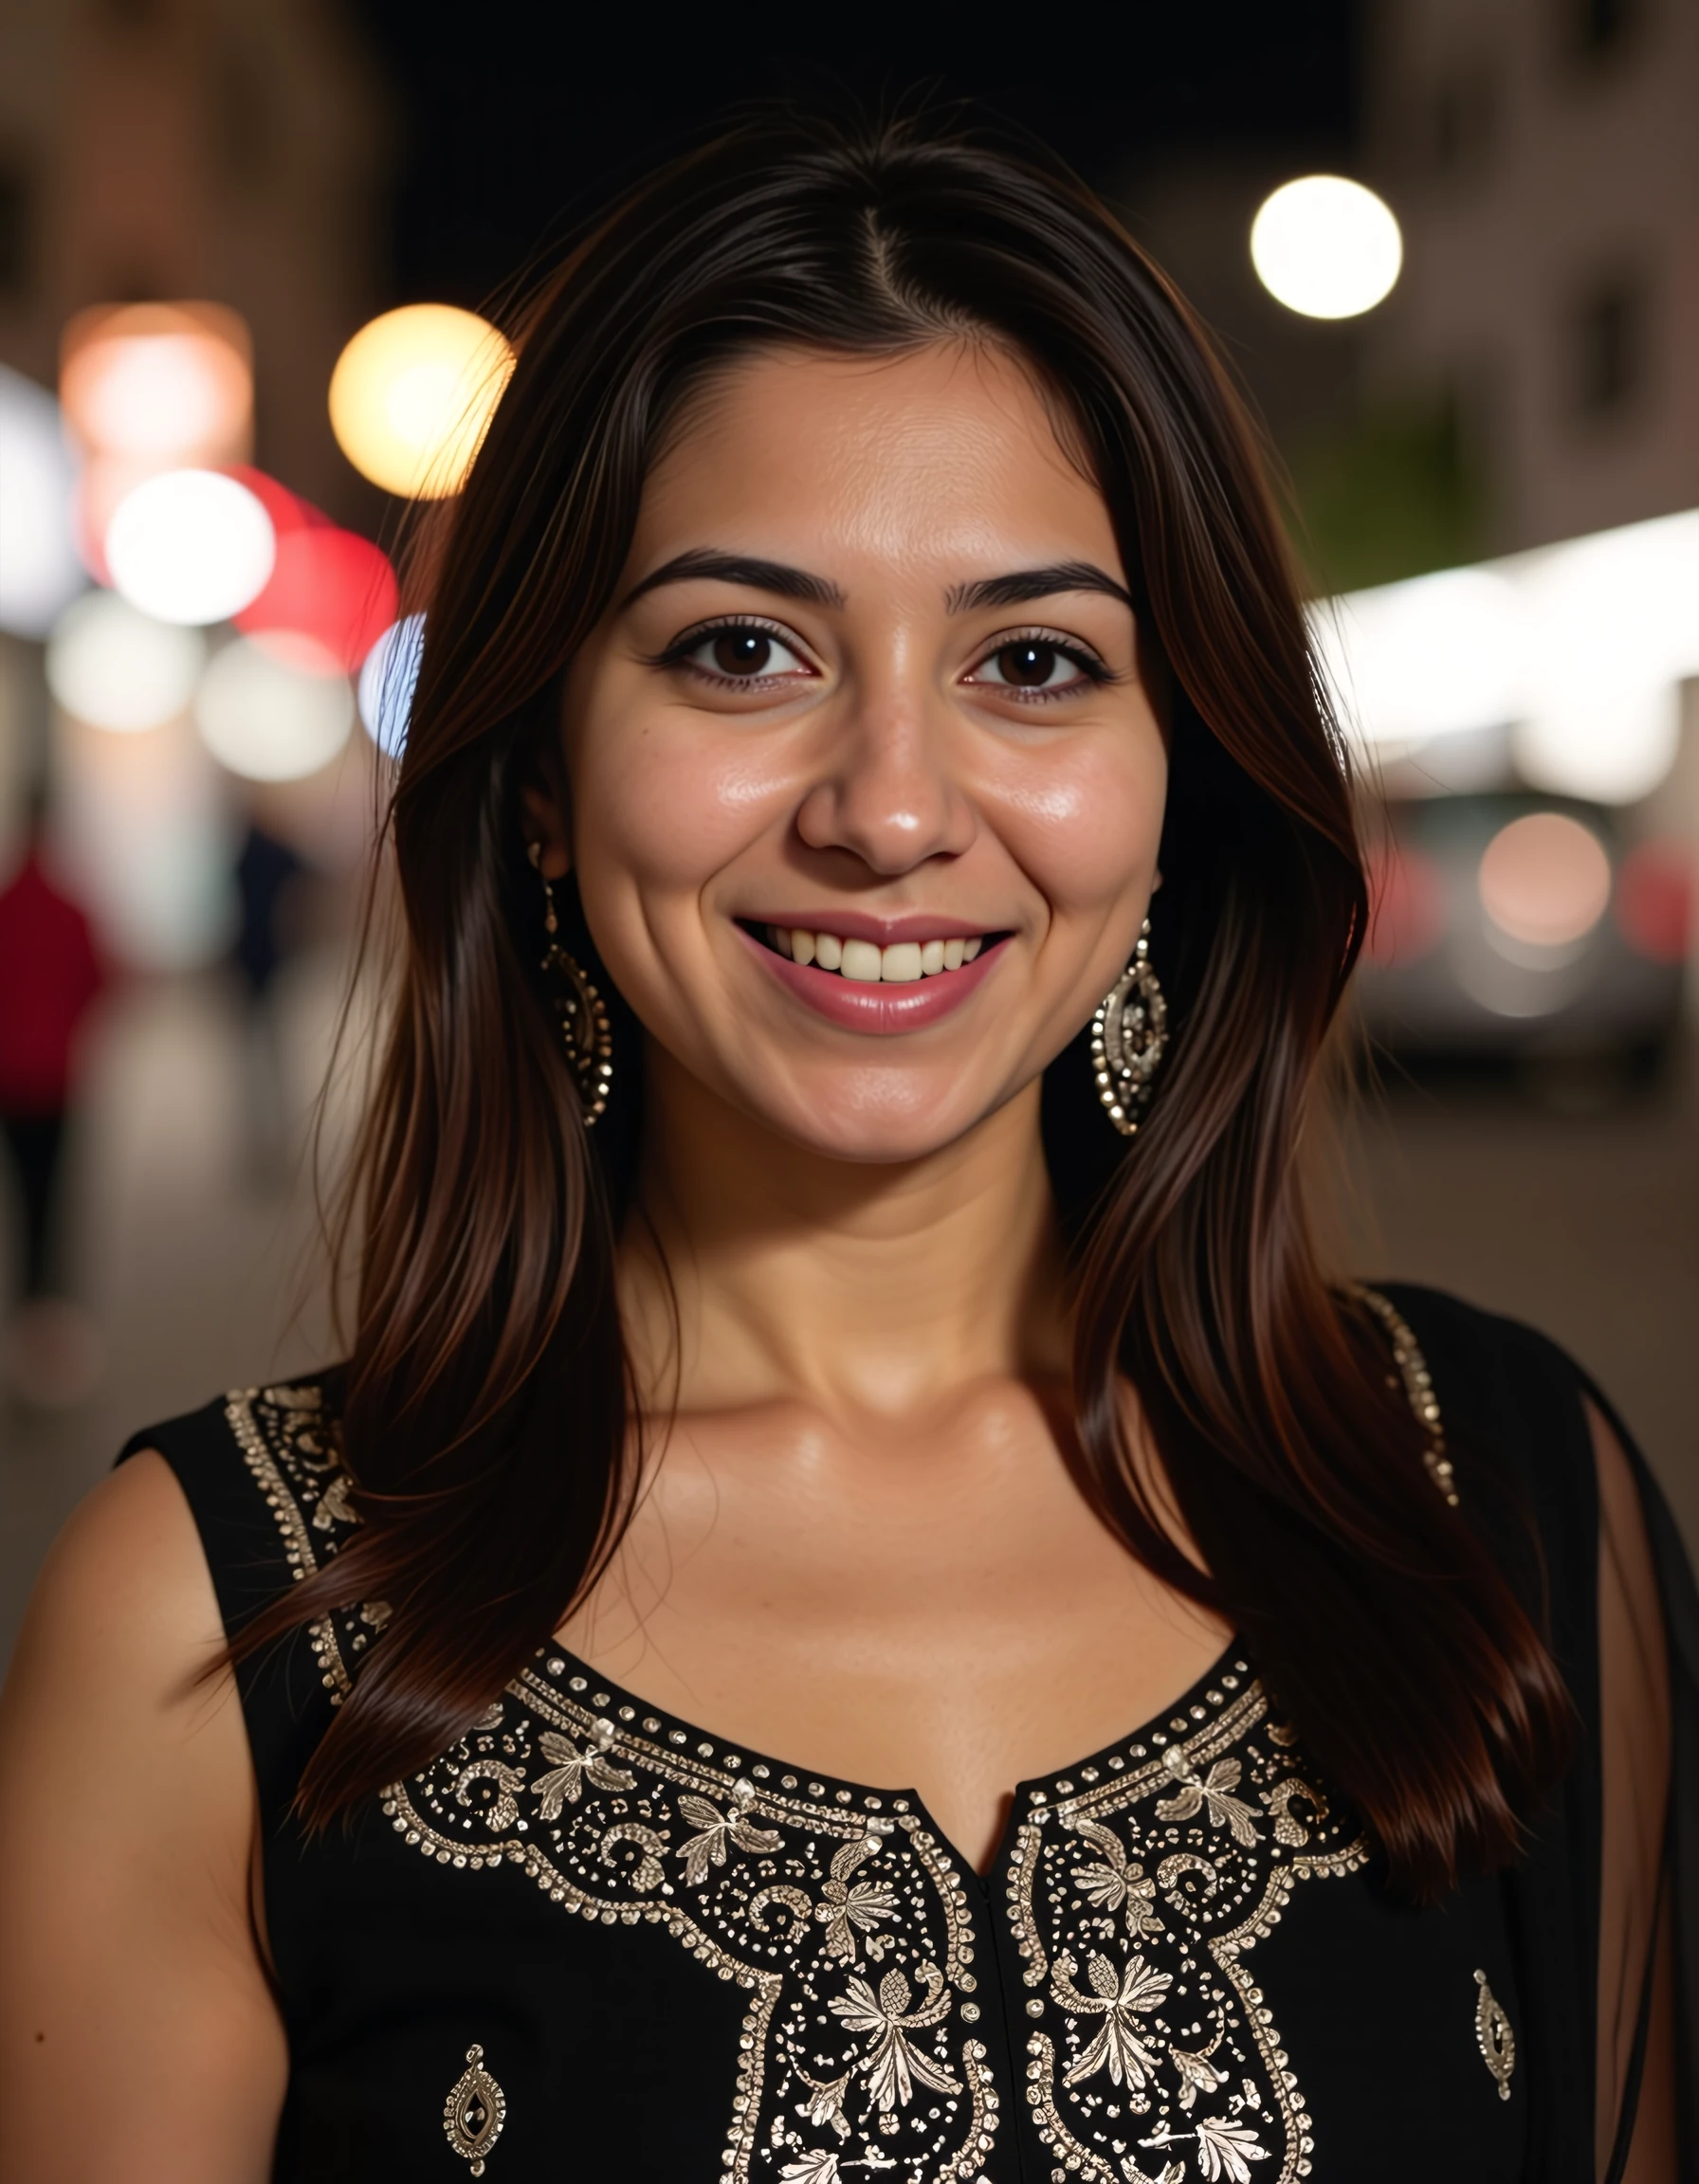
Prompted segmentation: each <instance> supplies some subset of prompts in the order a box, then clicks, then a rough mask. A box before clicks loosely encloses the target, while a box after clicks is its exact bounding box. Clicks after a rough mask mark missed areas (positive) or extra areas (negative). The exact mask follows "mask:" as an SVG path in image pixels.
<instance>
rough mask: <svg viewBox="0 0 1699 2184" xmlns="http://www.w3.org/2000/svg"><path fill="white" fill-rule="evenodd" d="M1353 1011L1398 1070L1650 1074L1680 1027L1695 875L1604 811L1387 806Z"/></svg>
mask: <svg viewBox="0 0 1699 2184" xmlns="http://www.w3.org/2000/svg"><path fill="white" fill-rule="evenodd" d="M1371 867H1372V889H1373V911H1372V915H1371V919H1370V926H1369V934H1368V939H1367V944H1366V946H1365V949H1364V952H1363V961H1362V969H1361V974H1360V976H1359V980H1358V1009H1359V1012H1360V1016H1361V1022H1362V1025H1363V1028H1364V1029H1365V1030H1366V1032H1367V1033H1368V1036H1369V1038H1370V1040H1371V1042H1372V1043H1373V1045H1374V1046H1375V1047H1377V1048H1378V1049H1379V1051H1380V1052H1382V1053H1383V1054H1387V1055H1389V1056H1391V1057H1393V1058H1395V1059H1397V1060H1398V1061H1400V1062H1405V1063H1409V1064H1420V1063H1424V1062H1438V1063H1447V1062H1462V1063H1490V1062H1495V1061H1500V1062H1506V1063H1518V1062H1520V1063H1526V1064H1534V1065H1538V1064H1546V1063H1549V1064H1554V1065H1566V1064H1570V1063H1575V1062H1587V1063H1592V1062H1597V1061H1608V1062H1611V1063H1614V1064H1622V1065H1628V1066H1629V1067H1630V1068H1631V1069H1632V1070H1633V1071H1634V1072H1635V1074H1636V1075H1650V1074H1652V1073H1653V1071H1655V1069H1656V1068H1657V1066H1658V1065H1659V1064H1660V1063H1661V1062H1662V1060H1663V1059H1664V1057H1665V1055H1666V1053H1667V1052H1668V1050H1669V1049H1670V1047H1671V1046H1672V1042H1673V1039H1674V1036H1675V1032H1676V1028H1677V1026H1678V1023H1679V1021H1680V1016H1681V1010H1682V994H1683V988H1684V985H1685V983H1686V978H1687V966H1688V955H1689V950H1690V944H1691V924H1692V906H1693V893H1694V889H1693V873H1692V860H1691V857H1690V853H1689V852H1688V850H1687V849H1686V848H1685V846H1683V845H1681V844H1680V843H1677V842H1672V841H1667V840H1658V839H1635V838H1634V836H1633V834H1632V833H1631V831H1630V829H1629V828H1628V826H1627V825H1626V824H1625V821H1624V819H1623V817H1622V815H1621V814H1619V813H1618V812H1617V811H1616V810H1612V809H1610V808H1608V807H1605V806H1601V805H1594V804H1587V803H1582V802H1580V801H1575V800H1570V799H1564V798H1559V797H1551V796H1540V795H1533V794H1529V793H1525V792H1493V793H1480V794H1472V795H1443V796H1432V797H1421V798H1416V799H1411V800H1407V801H1403V802H1398V803H1395V804H1393V805H1391V806H1390V807H1389V808H1388V810H1387V811H1386V813H1385V819H1384V832H1383V833H1382V834H1381V835H1380V836H1379V839H1378V841H1377V842H1376V844H1375V846H1374V849H1373V851H1372V857H1371Z"/></svg>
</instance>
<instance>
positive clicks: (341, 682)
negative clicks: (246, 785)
mask: <svg viewBox="0 0 1699 2184" xmlns="http://www.w3.org/2000/svg"><path fill="white" fill-rule="evenodd" d="M194 722H195V726H196V727H197V728H198V729H199V730H200V732H201V739H202V741H203V742H204V743H205V744H206V746H207V748H208V750H209V751H210V752H211V754H212V755H213V757H214V758H216V759H217V760H218V762H219V764H220V765H221V766H224V767H226V768H228V771H229V772H230V773H232V774H241V775H242V776H243V777H244V778H245V779H247V780H249V781H299V780H301V778H302V777H303V776H305V775H306V774H317V773H318V771H319V769H320V767H321V766H328V765H329V763H330V761H331V760H332V759H333V758H334V757H335V756H336V755H337V754H338V751H340V750H341V748H342V746H343V744H344V743H346V742H347V740H348V731H349V729H350V728H352V727H353V725H354V686H353V684H352V683H350V682H349V680H348V678H347V676H346V675H345V674H344V673H343V672H342V668H341V665H340V663H339V662H338V660H337V657H336V655H335V654H334V653H333V652H331V651H329V650H328V649H327V648H326V647H325V646H322V645H319V644H315V642H314V641H313V639H312V638H310V637H300V636H295V635H292V634H289V633H286V632H283V631H279V632H276V633H273V634H267V635H265V636H263V637H238V638H237V639H236V640H235V642H234V643H233V644H229V645H227V646H225V647H224V648H223V650H222V651H220V652H218V653H216V654H215V655H214V656H213V658H212V660H211V661H210V664H209V665H208V667H207V671H206V673H205V674H204V675H203V676H202V677H201V683H200V688H199V689H198V690H197V691H196V693H195V698H194Z"/></svg>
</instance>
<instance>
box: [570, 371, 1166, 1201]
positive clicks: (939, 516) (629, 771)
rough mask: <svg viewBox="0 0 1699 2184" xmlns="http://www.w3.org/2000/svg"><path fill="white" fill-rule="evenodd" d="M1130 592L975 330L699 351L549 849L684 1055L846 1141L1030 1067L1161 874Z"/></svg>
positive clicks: (656, 1022) (615, 969)
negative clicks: (886, 352) (748, 351)
mask: <svg viewBox="0 0 1699 2184" xmlns="http://www.w3.org/2000/svg"><path fill="white" fill-rule="evenodd" d="M1126 590H1127V584H1126V572H1125V570H1124V568H1123V566H1122V563H1121V557H1120V555H1119V552H1118V550H1117V547H1116V542H1115V537H1114V533H1113V531H1112V529H1111V526H1110V522H1109V518H1108V513H1107V511H1106V509H1105V506H1104V503H1103V501H1102V499H1101V498H1100V496H1099V494H1098V493H1097V491H1096V489H1095V488H1094V487H1093V486H1092V485H1091V484H1090V483H1088V482H1087V481H1086V480H1085V479H1084V478H1083V477H1082V476H1081V475H1080V473H1079V471H1078V469H1077V468H1075V466H1074V465H1073V464H1071V463H1070V462H1069V459H1068V456H1067V455H1066V454H1065V453H1064V451H1063V449H1062V447H1061V446H1059V445H1058V442H1057V439H1056V436H1055V432H1054V429H1053V428H1052V427H1051V424H1050V419H1049V417H1048V415H1047V413H1046V410H1045V408H1044V405H1043V403H1042V401H1041V400H1040V399H1039V397H1038V395H1037V394H1036V393H1035V392H1034V391H1033V389H1032V385H1031V383H1030V382H1029V380H1028V379H1027V377H1026V376H1025V374H1024V373H1022V372H1021V371H1020V370H1019V368H1018V367H1017V366H1016V365H1014V363H1012V362H1010V361H1009V360H1007V359H1006V358H1004V357H1002V356H999V355H996V353H993V352H989V351H984V350H976V349H972V348H969V347H965V346H957V345H948V346H943V345H941V346H939V347H937V348H933V349H927V350H924V351H922V352H919V353H917V354H913V355H906V356H904V357H902V358H899V359H896V360H883V359H881V360H868V359H865V358H858V359H849V360H847V359H842V358H836V357H828V356H823V355H815V354H811V353H807V352H789V351H787V352H779V353H768V354H763V355H759V356H757V357H755V358H753V359H751V360H749V361H747V362H745V363H743V364H741V365H740V366H738V367H737V368H736V369H734V370H732V371H730V372H728V373H726V374H725V375H724V376H722V378H720V379H719V380H717V381H716V382H715V383H714V385H713V387H712V389H711V390H710V391H709V392H708V393H707V394H706V395H705V397H704V398H703V400H702V401H700V402H699V403H698V405H697V406H696V407H695V409H694V410H693V411H692V412H691V414H690V417H689V420H688V422H687V424H686V426H685V428H684V429H683V430H682V431H681V432H680V433H679V435H678V436H677V438H676V439H675V440H674V442H673V444H672V446H671V447H670V449H669V451H668V452H667V455H666V457H665V458H664V460H663V461H662V462H661V463H660V464H658V465H657V466H656V468H655V470H654V472H653V474H652V475H651V477H650V479H649V483H648V486H647V489H646V492H645V495H644V500H643V504H642V510H641V515H640V518H639V520H638V524H637V529H636V536H635V537H634V539H633V542H632V546H631V554H630V561H629V563H628V565H627V568H626V570H625V572H624V574H623V576H622V578H621V581H620V584H619V586H618V589H617V592H616V593H615V598H614V603H613V605H612V607H611V609H610V610H609V611H608V613H607V614H606V616H605V617H604V618H603V620H602V623H601V625H600V626H599V628H597V629H596V631H595V632H594V636H593V638H592V639H591V641H590V642H589V643H588V644H587V645H586V646H584V648H583V650H582V651H581V652H580V654H579V655H578V657H577V659H576V661H575V664H574V666H573V668H572V671H571V673H570V675H569V677H568V683H567V693H566V706H565V722H564V727H565V755H566V763H567V774H568V779H569V782H570V788H571V816H570V839H562V838H560V835H559V830H558V828H555V829H554V830H552V838H551V839H550V840H549V841H548V843H547V845H546V846H547V850H548V854H547V857H546V859H545V869H546V870H549V871H550V872H551V873H552V874H558V873H559V872H561V871H563V870H564V869H565V867H566V865H567V864H568V862H569V861H570V863H571V864H572V865H574V866H575V869H576V873H577V878H578V884H579V888H580V890H581V893H582V897H583V902H584V909H585V914H586V917H587V919H588V922H589V925H590V929H591V932H592V933H593V935H594V938H595V943H596V946H597V948H598V949H599V950H600V951H601V955H602V957H603V960H604V961H605V962H606V964H607V966H608V969H609V971H610V972H611V974H612V977H613V979H614V980H615V982H616V983H617V985H618V987H619V990H620V992H622V993H623V994H624V995H625V997H626V998H627V1000H628V1001H629V1002H630V1006H631V1008H632V1009H633V1010H635V1011H636V1013H637V1015H638V1017H639V1018H640V1019H641V1020H642V1022H643V1024H644V1025H645V1027H646V1028H647V1029H648V1030H649V1033H650V1035H651V1037H652V1038H653V1039H654V1040H655V1041H657V1042H658V1043H659V1045H660V1046H661V1047H662V1048H663V1049H665V1052H666V1054H667V1055H668V1056H670V1057H671V1059H672V1062H673V1063H675V1064H676V1065H680V1066H681V1067H682V1068H683V1069H684V1070H685V1071H686V1072H687V1073H688V1074H689V1076H690V1077H691V1078H694V1079H695V1080H697V1081H698V1082H699V1083H702V1084H703V1085H706V1086H708V1087H709V1088H711V1089H712V1090H713V1091H714V1092H716V1093H717V1094H719V1095H720V1096H721V1097H722V1098H723V1099H724V1100H726V1101H730V1102H732V1103H733V1104H734V1105H735V1106H736V1107H738V1108H740V1109H742V1110H744V1111H745V1112H746V1113H748V1114H750V1115H751V1116H753V1117H755V1118H758V1119H759V1120H760V1121H762V1122H764V1123H765V1124H766V1125H768V1126H769V1127H770V1128H772V1129H774V1130H776V1131H777V1132H779V1133H781V1134H782V1135H783V1136H785V1137H788V1138H790V1139H793V1140H795V1141H799V1142H801V1143H803V1144H806V1145H808V1146H811V1147H813V1148H815V1149H817V1150H818V1151H820V1152H823V1153H827V1154H831V1155H835V1156H840V1157H842V1158H846V1159H851V1160H870V1161H895V1160H907V1159H913V1158H916V1157H919V1156H923V1155H925V1154H927V1153H929V1152H932V1151H935V1150H937V1149H938V1148H940V1147H941V1146H943V1145H945V1144H948V1143H950V1142H951V1141H952V1140H954V1139H956V1138H958V1137H960V1136H961V1135H962V1134H963V1133H964V1132H966V1131H968V1130H971V1129H972V1127H973V1126H974V1124H975V1123H977V1121H979V1120H980V1119H982V1118H983V1117H985V1116H986V1115H988V1114H990V1113H992V1112H993V1111H994V1110H995V1109H996V1108H997V1107H999V1106H1001V1105H1002V1104H1003V1103H1004V1102H1005V1101H1009V1100H1010V1099H1011V1098H1012V1097H1014V1095H1015V1094H1016V1093H1018V1092H1019V1091H1021V1089H1022V1088H1023V1087H1025V1086H1028V1085H1030V1084H1032V1083H1033V1082H1034V1081H1035V1080H1036V1079H1037V1077H1038V1076H1039V1074H1040V1073H1041V1072H1042V1070H1043V1069H1044V1067H1045V1065H1046V1064H1047V1063H1049V1062H1050V1060H1051V1059H1052V1058H1053V1057H1054V1056H1055V1055H1056V1053H1057V1052H1058V1051H1059V1050H1060V1049H1061V1047H1062V1046H1065V1045H1066V1044H1067V1042H1068V1041H1069V1039H1070V1038H1071V1037H1072V1036H1073V1034H1074V1033H1075V1032H1076V1031H1077V1030H1078V1029H1079V1028H1080V1027H1081V1025H1082V1024H1083V1023H1085V1021H1086V1020H1087V1017H1088V1016H1089V1015H1090V1013H1091V1011H1092V1010H1093V1009H1094V1008H1095V1007H1096V1005H1097V1002H1098V1001H1099V999H1100V998H1101V997H1102V995H1103V994H1104V993H1105V992H1106V990H1107V989H1108V988H1109V987H1110V986H1111V985H1112V984H1113V983H1114V981H1115V979H1116V977H1117V976H1118V974H1120V972H1121V970H1122V968H1123V966H1124V964H1125V962H1126V960H1127V958H1128V956H1130V954H1131V952H1132V949H1133V945H1134V942H1135V941H1136V939H1137V937H1138V934H1139V928H1140V923H1141V921H1142V919H1143V917H1144V913H1145V909H1146V905H1147V903H1148V901H1149V899H1150V894H1151V889H1152V887H1153V885H1154V884H1155V881H1156V856H1157V844H1158V840H1159V837H1160V831H1161V824H1162V803H1163V795H1164V792H1165V788H1166V781H1167V764H1166V755H1165V750H1164V744H1163V737H1162V733H1161V729H1160V726H1159V723H1158V719H1157V716H1156V713H1155V711H1154V710H1153V706H1152V702H1151V695H1150V692H1149V691H1148V690H1147V688H1146V687H1145V684H1144V683H1142V681H1141V679H1140V672H1139V646H1138V641H1137V639H1138V633H1137V630H1136V628H1135V624H1134V617H1133V611H1132V608H1131V606H1130V604H1129V602H1128V600H1127V597H1126Z"/></svg>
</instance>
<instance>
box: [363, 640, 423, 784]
mask: <svg viewBox="0 0 1699 2184" xmlns="http://www.w3.org/2000/svg"><path fill="white" fill-rule="evenodd" d="M424 642H425V617H424V615H423V614H408V615H404V616H403V618H402V619H401V620H400V621H399V622H392V623H391V624H390V626H389V628H387V629H386V630H385V631H384V633H383V635H382V636H381V637H380V638H379V639H378V640H377V642H376V644H375V645H374V646H373V647H372V649H371V651H370V652H368V653H367V655H366V660H365V664H364V665H363V666H362V667H361V669H360V680H359V708H360V720H361V722H362V724H363V726H364V728H365V731H366V733H367V735H368V736H370V737H371V738H372V740H373V742H374V743H375V744H376V745H377V748H378V749H379V750H380V751H381V752H382V753H383V755H385V757H386V758H399V757H400V755H401V750H402V746H403V745H404V744H405V743H406V741H407V723H408V719H409V717H410V716H411V712H412V704H413V690H414V688H415V686H416V685H417V683H418V680H419V656H420V652H421V649H422V647H423V646H424Z"/></svg>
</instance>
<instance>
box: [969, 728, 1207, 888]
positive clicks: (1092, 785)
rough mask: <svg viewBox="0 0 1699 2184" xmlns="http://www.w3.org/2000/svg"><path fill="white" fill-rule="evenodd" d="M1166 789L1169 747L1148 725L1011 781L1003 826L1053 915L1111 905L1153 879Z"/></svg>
mask: <svg viewBox="0 0 1699 2184" xmlns="http://www.w3.org/2000/svg"><path fill="white" fill-rule="evenodd" d="M1167 791H1168V758H1167V753H1166V752H1165V750H1164V749H1163V746H1162V740H1161V737H1160V733H1159V732H1158V730H1157V729H1156V727H1155V725H1154V724H1153V725H1152V726H1151V727H1150V729H1149V730H1148V732H1145V731H1142V730H1135V731H1133V732H1132V733H1130V734H1126V735H1116V736H1112V737H1104V738H1103V739H1102V740H1101V741H1096V742H1094V743H1093V744H1092V745H1091V746H1090V747H1089V749H1087V750H1086V751H1083V752H1080V753H1077V754H1074V755H1072V760H1071V763H1069V764H1066V765H1063V766H1059V767H1058V768H1057V769H1056V770H1055V771H1054V772H1053V773H1050V774H1032V775H1025V776H1019V777H1016V778H1014V779H1013V780H1012V781H1010V782H1009V783H1008V784H1006V790H1005V794H1004V797H1003V799H1002V802H1003V808H1004V812H1005V815H1006V816H1005V831H1006V833H1007V835H1008V838H1009V842H1010V846H1011V848H1012V849H1013V850H1014V853H1015V855H1016V857H1017V858H1018V860H1019V862H1020V864H1021V865H1023V867H1024V868H1025V870H1026V871H1027V872H1028V873H1029V874H1030V875H1031V876H1032V880H1033V881H1034V883H1036V884H1037V886H1038V887H1039V889H1040V891H1041V892H1042V893H1043V895H1044V896H1045V898H1046V900H1047V901H1049V902H1050V906H1051V908H1052V910H1054V911H1055V912H1056V913H1057V915H1058V916H1063V917H1066V916H1068V915H1069V914H1070V913H1079V914H1082V915H1089V914H1090V913H1092V912H1094V911H1108V910H1112V909H1113V907H1114V906H1115V904H1116V903H1117V902H1118V901H1120V900H1121V898H1122V897H1123V896H1124V895H1126V894H1129V893H1134V892H1139V891H1142V890H1143V889H1146V888H1148V886H1149V884H1150V881H1151V876H1152V873H1153V872H1154V870H1155V866H1156V860H1157V849H1158V846H1159V845H1160V841H1161V835H1162V814H1163V810H1164V806H1165V803H1166V799H1167Z"/></svg>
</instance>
